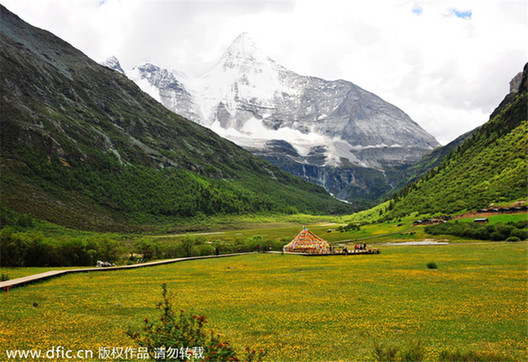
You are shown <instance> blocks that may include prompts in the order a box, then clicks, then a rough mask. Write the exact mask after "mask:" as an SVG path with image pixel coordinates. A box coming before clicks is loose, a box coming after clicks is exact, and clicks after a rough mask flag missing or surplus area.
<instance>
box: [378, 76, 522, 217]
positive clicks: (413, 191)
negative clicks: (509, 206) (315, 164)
mask: <svg viewBox="0 0 528 362" xmlns="http://www.w3.org/2000/svg"><path fill="white" fill-rule="evenodd" d="M527 143H528V121H527V66H525V68H524V73H523V80H522V82H521V85H520V88H519V90H518V91H516V92H513V93H510V94H509V95H508V96H507V97H506V98H505V99H504V101H503V102H502V103H501V104H500V106H499V107H498V108H497V109H496V110H495V111H494V112H493V114H492V116H491V119H490V120H489V121H488V122H487V123H486V124H484V125H483V126H481V127H479V128H478V129H477V130H476V131H475V132H473V134H472V135H471V136H470V137H469V138H468V139H467V140H466V141H464V142H463V143H462V144H461V145H460V146H458V147H457V149H456V150H455V151H453V152H452V153H450V154H449V155H448V156H447V157H446V159H445V160H444V162H442V163H441V164H440V165H439V166H437V167H435V168H433V169H432V170H431V171H429V172H428V173H426V174H425V175H424V176H423V177H422V178H421V179H419V180H418V181H417V182H414V183H412V184H410V185H408V186H406V187H405V188H403V189H402V190H401V191H400V192H398V193H397V194H395V195H394V197H393V199H392V200H391V202H390V204H389V210H388V212H387V213H386V214H385V215H384V217H385V218H393V217H400V216H403V215H407V214H410V213H412V212H415V211H417V212H419V213H452V212H456V211H460V210H465V209H474V208H481V207H487V206H488V205H489V204H490V203H498V202H505V201H506V202H507V201H512V200H517V199H525V198H526V196H527V195H526V190H527V176H528V169H527V163H526V146H527Z"/></svg>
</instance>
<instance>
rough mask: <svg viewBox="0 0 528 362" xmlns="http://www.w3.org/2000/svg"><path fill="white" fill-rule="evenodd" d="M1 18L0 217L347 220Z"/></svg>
mask: <svg viewBox="0 0 528 362" xmlns="http://www.w3.org/2000/svg"><path fill="white" fill-rule="evenodd" d="M0 15H1V16H2V27H1V28H0V40H1V41H2V47H1V49H0V62H1V65H2V66H1V67H0V77H1V79H2V82H1V83H0V87H1V89H0V90H1V94H2V102H1V108H0V115H1V117H0V126H1V131H2V132H1V133H0V136H1V143H0V147H1V153H0V167H1V171H2V177H1V179H0V182H1V184H0V199H1V202H2V204H3V205H4V206H7V207H9V208H11V209H13V210H15V211H17V212H23V213H30V214H32V215H34V216H36V217H38V218H42V219H46V220H48V221H52V222H55V223H58V224H61V225H66V226H72V227H75V228H82V229H96V230H101V229H113V230H115V229H118V230H122V228H123V227H126V226H132V227H133V226H134V225H140V224H144V223H147V224H148V223H153V222H174V220H180V219H182V218H188V217H199V216H200V215H213V214H216V213H224V214H236V213H248V212H249V213H254V212H278V213H295V212H298V211H299V210H302V211H307V212H312V213H321V212H343V211H344V210H350V207H349V206H348V205H344V204H343V203H341V202H339V201H337V200H335V199H334V198H332V197H331V196H330V195H328V194H327V193H326V192H325V191H324V190H323V189H322V188H320V187H317V186H315V185H312V184H309V183H307V182H305V181H303V180H301V179H299V178H295V177H293V176H291V175H290V174H288V173H286V172H284V171H281V170H280V169H278V168H277V167H275V166H273V165H272V164H270V163H268V162H266V161H264V160H261V159H260V158H258V157H256V156H253V155H251V154H250V153H249V152H247V151H244V150H243V149H241V148H240V147H238V146H236V145H235V144H233V143H232V142H230V141H227V140H225V139H222V138H221V137H219V136H218V135H216V134H215V133H214V132H212V131H211V130H209V129H207V128H205V127H202V126H200V125H198V124H196V123H195V122H192V121H189V120H187V119H185V118H183V117H181V116H178V115H176V114H175V113H174V112H172V111H169V110H168V109H166V108H165V107H163V106H162V105H161V104H159V103H158V102H156V101H155V100H154V99H152V98H151V97H150V96H149V95H148V94H146V93H144V92H143V91H141V90H140V88H139V87H138V86H137V85H136V84H135V83H133V82H132V81H130V80H129V79H128V78H127V77H125V76H123V75H122V74H120V73H118V72H115V71H112V70H110V69H108V68H106V67H103V66H101V65H99V64H97V63H96V62H94V61H92V60H91V59H89V58H88V57H86V56H85V55H84V54H83V53H82V52H80V51H79V50H77V49H75V48H73V47H72V46H71V45H70V44H68V43H66V42H64V41H63V40H61V39H59V38H58V37H56V36H54V35H53V34H52V33H50V32H47V31H45V30H41V29H38V28H35V27H33V26H31V25H29V24H27V23H25V22H24V21H23V20H21V19H20V18H19V17H18V16H16V15H15V14H13V13H11V12H10V11H9V10H7V9H6V8H5V7H3V6H0ZM170 220H172V221H170Z"/></svg>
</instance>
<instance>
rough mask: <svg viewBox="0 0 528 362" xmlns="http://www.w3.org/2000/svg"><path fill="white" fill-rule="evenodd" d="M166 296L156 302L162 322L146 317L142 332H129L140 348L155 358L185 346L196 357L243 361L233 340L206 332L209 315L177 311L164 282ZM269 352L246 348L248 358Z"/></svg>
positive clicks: (160, 358)
mask: <svg viewBox="0 0 528 362" xmlns="http://www.w3.org/2000/svg"><path fill="white" fill-rule="evenodd" d="M162 297H163V300H162V301H161V302H159V303H158V304H157V305H156V308H157V309H159V310H160V311H161V316H160V319H159V322H156V323H155V322H151V321H149V319H148V318H145V320H144V321H143V328H142V330H141V332H137V331H133V330H131V329H129V330H127V331H126V332H125V333H126V334H127V335H128V336H129V337H130V338H132V339H133V340H134V341H135V342H136V343H137V344H138V345H139V346H140V347H146V348H147V349H148V353H149V355H150V357H151V358H153V359H155V360H165V359H166V357H165V356H164V355H165V353H164V352H166V351H169V350H173V351H181V350H182V349H183V350H186V351H187V350H189V352H191V351H192V352H195V351H197V353H199V356H196V357H200V358H201V359H203V360H214V361H227V360H229V361H239V360H240V358H239V357H238V355H237V353H236V352H235V350H233V348H232V347H231V346H230V345H229V342H227V341H223V340H222V338H221V337H220V335H218V334H215V333H214V332H213V331H211V333H210V334H206V333H205V331H204V325H205V324H206V323H207V319H206V317H204V316H197V315H191V314H187V313H185V312H184V311H183V310H180V311H179V313H177V312H175V311H174V307H173V305H172V301H171V300H170V298H169V296H168V293H167V284H162ZM180 353H181V352H180ZM265 355H266V352H265V351H263V350H260V351H258V352H257V351H255V350H251V349H250V348H246V349H245V355H244V356H243V357H242V358H243V360H245V361H255V360H256V361H261V360H262V358H263V357H264V356H265ZM177 357H178V359H179V360H186V359H187V358H186V356H185V355H183V356H182V355H181V354H179V355H177ZM196 357H195V358H196Z"/></svg>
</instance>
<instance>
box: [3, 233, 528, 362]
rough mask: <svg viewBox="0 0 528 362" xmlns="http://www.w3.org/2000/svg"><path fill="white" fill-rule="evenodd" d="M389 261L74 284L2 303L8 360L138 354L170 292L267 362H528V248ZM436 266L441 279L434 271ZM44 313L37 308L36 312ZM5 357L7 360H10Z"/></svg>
mask: <svg viewBox="0 0 528 362" xmlns="http://www.w3.org/2000/svg"><path fill="white" fill-rule="evenodd" d="M381 250H382V253H381V254H380V255H368V256H348V257H344V256H327V257H302V256H293V255H281V254H252V255H245V256H237V257H228V258H219V259H208V260H197V261H187V262H183V263H177V264H170V265H164V266H157V267H152V268H144V269H138V270H133V271H132V270H129V271H109V272H99V273H86V274H74V275H66V276H63V277H60V278H56V279H51V280H48V281H44V282H41V283H38V284H34V285H28V286H25V287H23V288H15V289H12V290H11V291H10V294H9V295H6V293H0V353H4V351H5V350H7V349H15V348H19V349H42V350H46V349H49V348H51V347H52V346H58V345H60V346H64V347H65V348H66V349H71V350H74V351H75V350H80V349H92V350H93V351H94V353H95V354H96V355H97V351H98V348H99V347H129V346H130V347H134V344H133V342H132V341H131V340H130V339H129V338H128V337H127V336H126V335H125V334H124V333H123V331H124V330H126V329H127V328H129V327H136V328H139V327H140V325H141V323H142V321H143V319H144V318H146V317H148V318H149V319H152V318H155V317H156V316H157V315H158V311H157V310H156V309H155V304H156V303H157V302H158V301H160V299H161V284H162V283H167V284H168V288H169V292H170V293H171V295H172V298H173V301H174V304H175V306H176V307H178V308H182V309H184V310H186V311H192V312H193V313H195V314H200V315H205V316H207V318H208V320H209V323H208V324H207V325H206V326H207V327H209V328H211V329H213V330H215V331H216V332H218V333H221V334H222V335H224V336H225V338H226V339H227V340H229V341H230V342H231V343H232V345H234V346H235V347H236V348H237V349H238V350H242V349H243V348H244V347H245V346H251V347H261V348H265V349H266V350H267V351H268V355H267V357H266V359H267V360H287V361H296V360H320V361H323V360H324V361H327V360H358V359H359V360H368V359H372V358H373V355H372V351H373V346H374V343H384V344H388V345H395V346H399V347H401V348H405V346H408V345H411V344H413V343H416V342H418V341H419V342H420V343H421V344H422V345H423V348H424V351H425V354H426V355H425V357H426V359H436V358H438V356H439V353H440V352H441V351H443V350H450V351H454V350H460V351H474V352H478V353H481V354H483V355H487V356H491V357H492V358H494V359H504V360H527V359H528V353H527V348H528V342H527V337H526V331H527V328H528V322H527V320H528V312H527V299H526V296H527V295H526V291H527V276H528V275H527V274H528V273H527V270H526V265H527V259H528V257H527V243H526V242H520V243H505V242H475V243H452V244H449V245H442V246H381ZM431 261H434V262H436V263H437V265H438V268H437V269H428V268H427V267H426V264H427V263H428V262H431ZM34 303H37V306H36V307H35V306H34ZM4 358H5V355H1V357H0V359H4Z"/></svg>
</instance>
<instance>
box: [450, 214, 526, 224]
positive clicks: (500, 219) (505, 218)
mask: <svg viewBox="0 0 528 362" xmlns="http://www.w3.org/2000/svg"><path fill="white" fill-rule="evenodd" d="M479 217H480V216H478V214H477V215H475V217H470V218H464V219H458V221H460V222H474V221H473V220H474V219H476V218H479ZM486 218H487V219H488V222H489V225H495V224H497V223H503V224H506V223H508V222H518V221H525V220H528V214H527V213H520V214H502V215H500V214H499V215H492V216H486Z"/></svg>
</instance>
